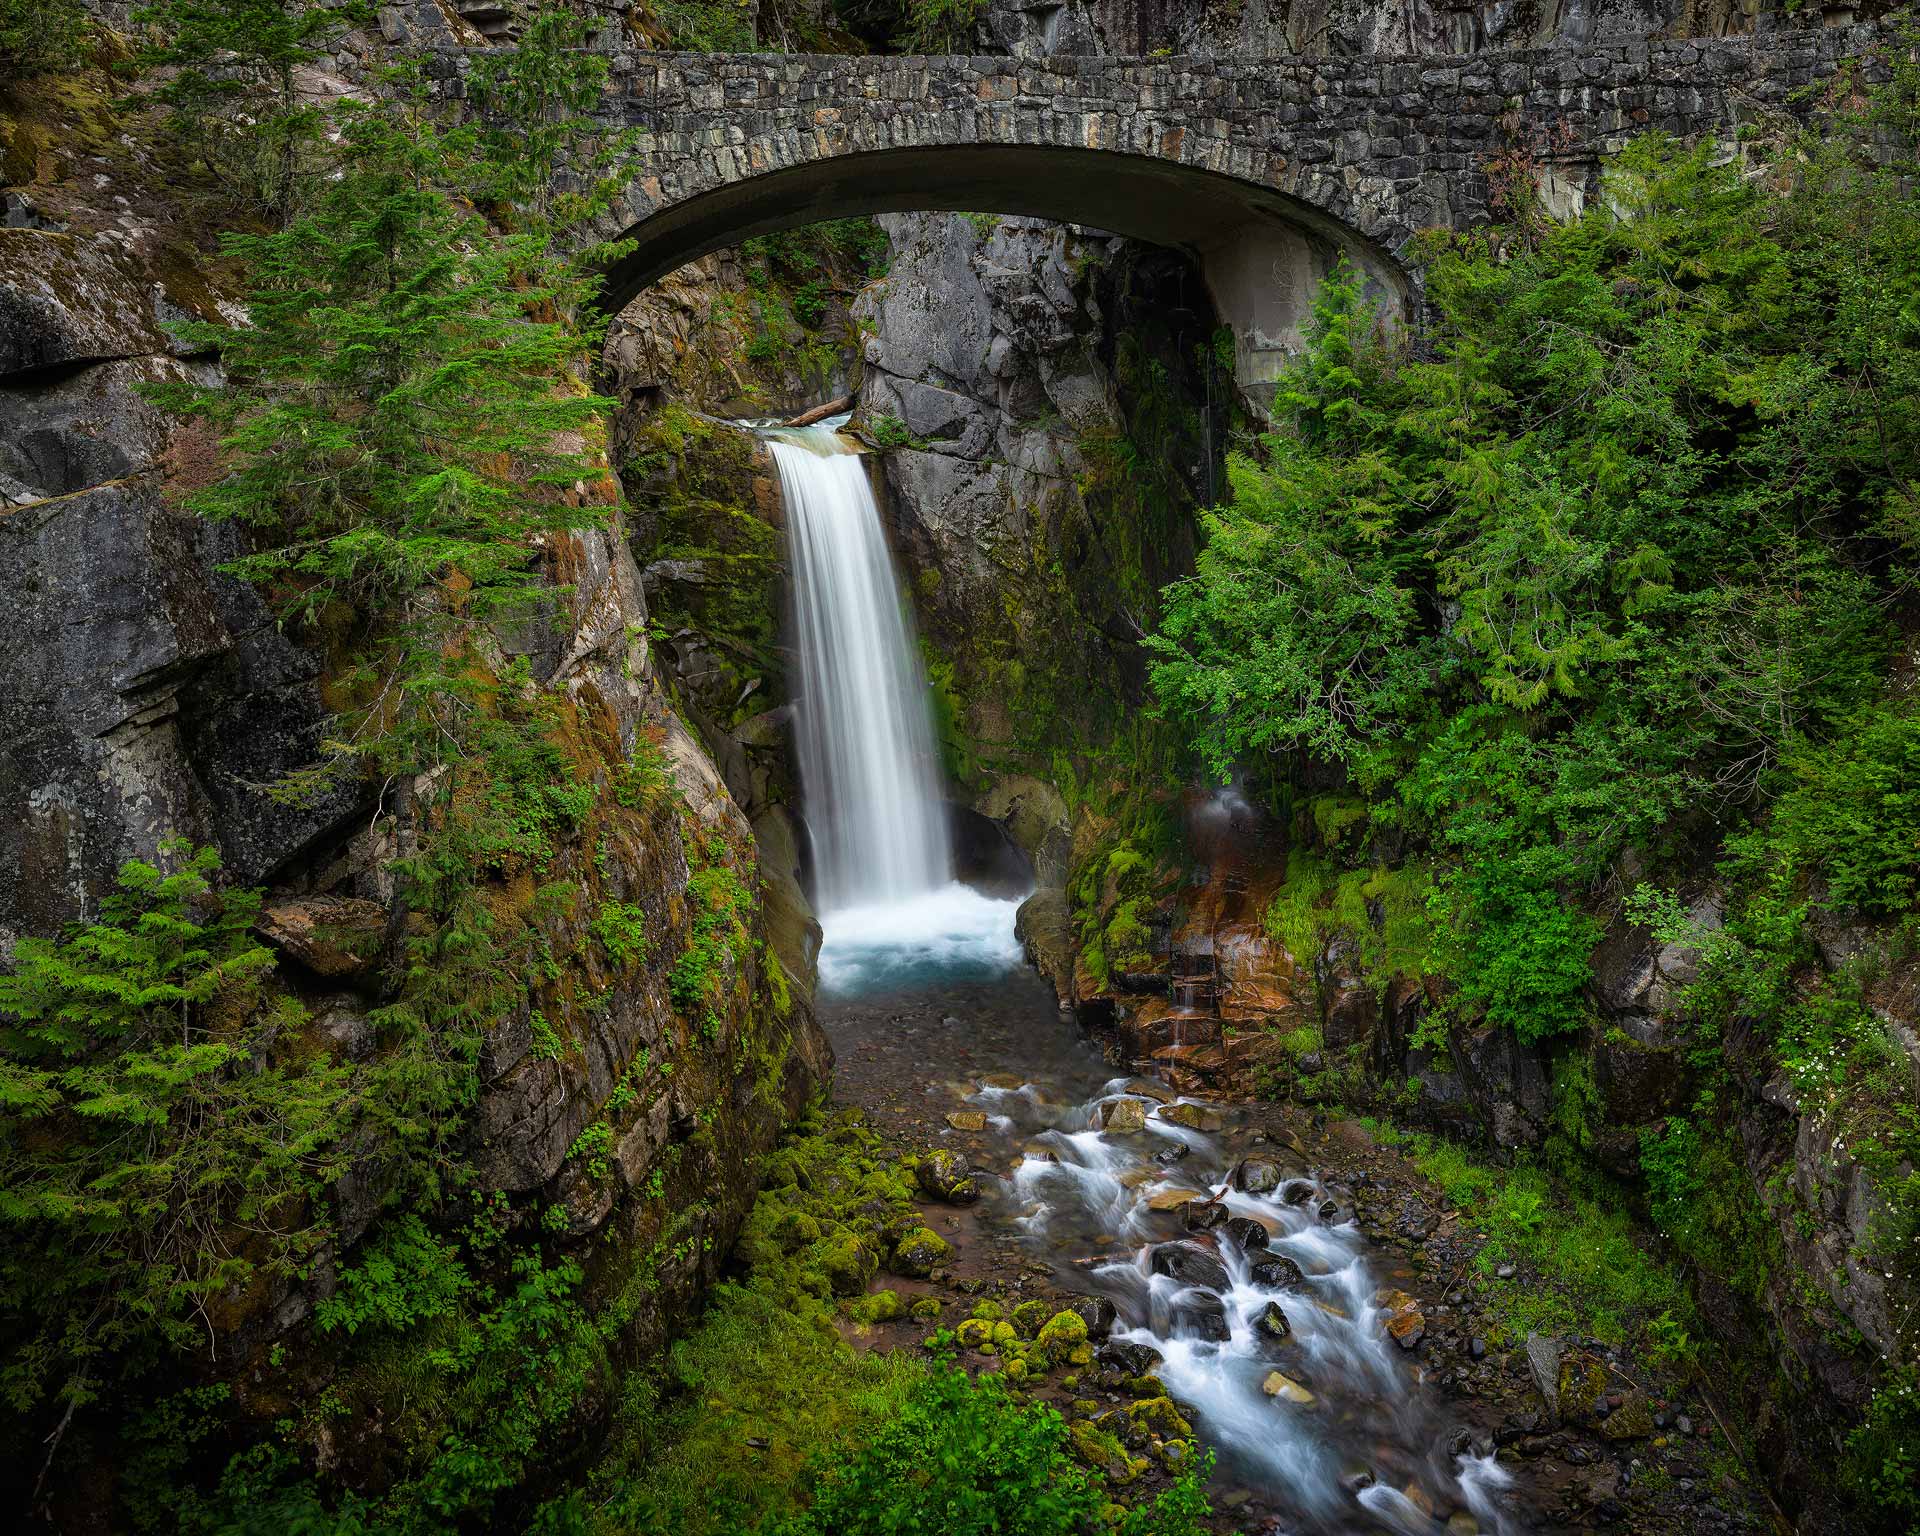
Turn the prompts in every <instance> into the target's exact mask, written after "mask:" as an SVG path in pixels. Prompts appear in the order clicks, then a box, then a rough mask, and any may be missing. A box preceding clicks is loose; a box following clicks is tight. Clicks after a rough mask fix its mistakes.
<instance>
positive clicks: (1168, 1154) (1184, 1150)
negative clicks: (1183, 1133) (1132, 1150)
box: [1153, 1141, 1193, 1168]
mask: <svg viewBox="0 0 1920 1536" xmlns="http://www.w3.org/2000/svg"><path fill="white" fill-rule="evenodd" d="M1192 1150H1193V1148H1192V1147H1190V1146H1188V1145H1187V1144H1186V1143H1185V1142H1184V1141H1176V1142H1175V1143H1174V1144H1173V1145H1172V1146H1170V1147H1162V1148H1161V1149H1160V1150H1159V1151H1158V1152H1156V1153H1154V1154H1153V1160H1154V1161H1155V1162H1156V1163H1164V1164H1165V1165H1166V1166H1167V1167H1169V1168H1171V1167H1172V1166H1173V1165H1174V1164H1175V1163H1177V1162H1179V1161H1180V1159H1181V1158H1183V1157H1185V1156H1186V1155H1187V1154H1188V1153H1189V1152H1191V1151H1192Z"/></svg>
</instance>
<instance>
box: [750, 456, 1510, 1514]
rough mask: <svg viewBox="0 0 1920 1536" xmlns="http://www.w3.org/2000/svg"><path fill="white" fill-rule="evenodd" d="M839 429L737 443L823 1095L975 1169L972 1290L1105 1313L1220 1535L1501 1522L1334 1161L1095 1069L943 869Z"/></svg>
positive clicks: (990, 899) (924, 717) (1010, 923)
mask: <svg viewBox="0 0 1920 1536" xmlns="http://www.w3.org/2000/svg"><path fill="white" fill-rule="evenodd" d="M840 424H841V423H840V422H839V421H833V422H828V423H824V424H822V425H820V426H817V427H808V428H804V429H772V430H766V431H765V432H764V436H765V437H766V440H767V444H768V448H769V451H770V452H771V454H772V456H773V459H774V462H775V464H776V466H777V468H778V471H779V476H780V482H781V493H782V499H783V502H784V505H785V508H786V511H787V515H788V527H789V535H790V549H791V556H792V558H791V568H792V571H793V581H794V591H793V622H792V633H793V638H794V644H795V650H796V653H797V660H798V663H799V665H798V674H799V681H800V687H799V692H798V694H797V696H796V697H795V699H794V719H795V736H796V742H797V747H798V758H799V767H800V782H801V789H802V796H803V803H804V809H805V821H806V829H807V834H808V843H809V846H810V849H811V853H812V865H813V868H812V876H813V882H812V883H813V888H814V893H815V897H816V902H817V905H818V906H819V908H820V913H821V925H822V929H823V932H824V942H823V944H822V948H821V951H820V957H819V972H820V990H819V1014H820V1020H821V1023H822V1024H823V1025H824V1026H825V1028H826V1030H827V1033H828V1035H829V1037H830V1038H831V1039H832V1041H833V1044H834V1048H835V1052H836V1055H837V1057H838V1058H839V1069H838V1073H837V1079H838V1093H839V1096H840V1097H841V1098H842V1099H843V1100H846V1101H850V1102H853V1103H856V1104H859V1105H861V1106H862V1107H863V1108H865V1109H866V1110H868V1112H869V1113H870V1114H873V1115H875V1116H876V1118H877V1119H879V1120H880V1121H881V1122H882V1123H883V1124H885V1123H886V1122H887V1121H888V1120H889V1119H891V1120H892V1121H893V1122H894V1126H893V1128H894V1129H898V1130H904V1131H908V1132H910V1133H911V1134H914V1135H915V1136H916V1137H918V1138H919V1139H921V1140H923V1141H924V1140H925V1139H926V1138H927V1137H929V1136H930V1135H937V1136H939V1137H943V1138H946V1139H947V1141H948V1144H949V1145H951V1146H953V1148H954V1149H955V1150H957V1151H962V1152H964V1153H965V1155H966V1156H967V1158H968V1159H969V1161H970V1162H971V1163H972V1164H973V1165H974V1167H975V1168H977V1169H979V1170H980V1171H981V1173H982V1176H983V1182H984V1183H985V1185H986V1190H985V1198H984V1199H983V1200H982V1201H981V1205H980V1212H979V1216H978V1222H979V1226H978V1229H977V1231H976V1233H975V1237H976V1239H979V1240H980V1242H979V1243H976V1247H979V1246H982V1245H984V1247H985V1248H988V1249H992V1250H994V1251H995V1258H994V1262H995V1264H996V1265H997V1266H998V1267H997V1271H996V1273H995V1274H994V1276H993V1283H994V1284H996V1285H998V1286H1000V1287H1004V1286H1005V1285H1007V1284H1008V1283H1009V1282H1011V1283H1013V1284H1014V1285H1015V1286H1024V1285H1025V1283H1026V1279H1027V1278H1028V1277H1029V1276H1031V1275H1032V1274H1034V1273H1037V1274H1038V1275H1040V1276H1043V1277H1045V1278H1046V1279H1047V1281H1048V1282H1049V1284H1050V1287H1051V1288H1053V1289H1057V1290H1059V1291H1066V1292H1071V1293H1075V1294H1078V1295H1082V1296H1086V1295H1092V1296H1098V1297H1104V1298H1106V1300H1107V1301H1108V1302H1109V1303H1110V1304H1111V1308H1112V1311H1111V1315H1110V1316H1108V1315H1106V1314H1105V1312H1104V1311H1101V1312H1100V1314H1099V1315H1100V1318H1101V1323H1102V1324H1103V1325H1104V1331H1105V1332H1106V1334H1107V1337H1106V1338H1105V1340H1104V1341H1103V1342H1102V1344H1101V1353H1100V1355H1099V1356H1098V1357H1097V1358H1099V1359H1100V1360H1101V1361H1102V1363H1103V1364H1104V1365H1105V1366H1107V1367H1108V1368H1109V1369H1110V1370H1117V1371H1118V1372H1119V1373H1120V1376H1121V1377H1123V1378H1136V1377H1139V1376H1141V1375H1143V1374H1146V1373H1148V1372H1150V1371H1151V1372H1153V1373H1156V1374H1157V1375H1158V1376H1159V1378H1160V1380H1161V1381H1162V1382H1163V1383H1164V1385H1165V1387H1166V1388H1167V1390H1168V1393H1169V1395H1171V1397H1172V1398H1173V1399H1174V1400H1175V1402H1177V1403H1179V1404H1180V1405H1182V1407H1183V1411H1187V1412H1191V1413H1192V1414H1194V1415H1195V1416H1196V1418H1197V1421H1198V1422H1197V1427H1198V1430H1199V1433H1200V1435H1201V1437H1202V1438H1203V1440H1204V1441H1205V1442H1206V1443H1208V1444H1210V1445H1211V1446H1212V1447H1214V1449H1215V1450H1216V1452H1217V1454H1218V1458H1219V1460H1218V1463H1217V1466H1216V1470H1215V1492H1216V1493H1218V1494H1220V1495H1221V1501H1222V1504H1223V1507H1226V1508H1228V1509H1230V1510H1231V1511H1232V1515H1233V1518H1234V1519H1235V1520H1236V1521H1248V1522H1250V1521H1251V1520H1252V1519H1255V1518H1264V1519H1265V1522H1266V1524H1265V1529H1266V1530H1268V1531H1313V1532H1348V1531H1352V1532H1360V1531H1382V1530H1385V1531H1404V1532H1411V1533H1427V1536H1431V1533H1434V1532H1437V1531H1441V1530H1445V1531H1448V1532H1450V1533H1451V1536H1477V1533H1479V1532H1483V1531H1485V1532H1506V1531H1509V1530H1511V1529H1513V1528H1514V1524H1513V1522H1512V1521H1511V1520H1510V1519H1508V1518H1507V1517H1506V1516H1505V1515H1503V1513H1502V1509H1501V1495H1502V1491H1503V1489H1504V1488H1505V1486H1506V1485H1507V1483H1508V1481H1509V1474H1508V1473H1507V1472H1506V1470H1505V1469H1504V1468H1502V1467H1500V1466H1499V1465H1498V1464H1497V1463H1496V1462H1495V1461H1494V1460H1493V1459H1492V1456H1491V1454H1490V1447H1488V1446H1486V1445H1484V1444H1482V1445H1480V1446H1478V1447H1474V1446H1472V1445H1470V1444H1469V1443H1468V1437H1467V1436H1465V1434H1464V1433H1463V1432H1461V1431H1460V1430H1459V1428H1458V1426H1455V1425H1450V1424H1449V1423H1448V1421H1447V1417H1446V1414H1445V1413H1444V1411H1443V1409H1442V1407H1441V1405H1440V1402H1439V1399H1438V1396H1437V1394H1436V1393H1434V1392H1433V1391H1431V1390H1430V1389H1427V1388H1424V1387H1423V1386H1422V1383H1421V1381H1420V1367H1419V1365H1418V1364H1417V1362H1416V1360H1415V1359H1414V1357H1413V1356H1412V1355H1411V1353H1410V1352H1409V1349H1410V1347H1411V1346H1412V1345H1415V1344H1417V1343H1418V1342H1419V1333H1420V1330H1421V1329H1423V1328H1424V1322H1423V1320H1422V1319H1421V1318H1420V1315H1419V1313H1418V1310H1417V1307H1416V1305H1415V1303H1414V1301H1413V1298H1412V1297H1410V1296H1408V1295H1406V1294H1405V1293H1404V1292H1401V1291H1398V1290H1396V1289H1394V1288H1393V1287H1391V1286H1390V1285H1386V1284H1383V1283H1382V1280H1381V1277H1380V1276H1379V1275H1378V1274H1376V1266H1375V1264H1374V1263H1373V1262H1372V1261H1371V1259H1370V1255H1369V1253H1368V1249H1367V1243H1366V1241H1365V1240H1364V1238H1363V1237H1362V1235H1361V1233H1360V1230H1359V1228H1358V1225H1357V1224H1356V1222H1355V1220H1354V1214H1353V1209H1352V1205H1351V1202H1350V1199H1349V1198H1348V1195H1347V1193H1346V1191H1344V1190H1343V1189H1342V1188H1341V1186H1340V1183H1339V1181H1338V1178H1337V1175H1336V1173H1335V1171H1334V1170H1328V1169H1320V1168H1316V1167H1314V1166H1312V1165H1311V1163H1310V1161H1309V1160H1308V1158H1307V1156H1306V1153H1305V1151H1304V1148H1303V1146H1302V1145H1301V1144H1300V1143H1299V1142H1298V1140H1297V1138H1296V1139H1294V1140H1292V1141H1291V1142H1288V1141H1287V1140H1284V1139H1280V1140H1276V1139H1273V1138H1272V1137H1269V1136H1268V1135H1267V1134H1265V1133H1264V1132H1261V1131H1259V1130H1257V1129H1254V1128H1252V1127H1251V1126H1249V1125H1248V1124H1246V1123H1245V1116H1244V1115H1243V1114H1242V1113H1241V1112H1238V1111H1235V1110H1233V1109H1231V1108H1229V1107H1226V1106H1219V1105H1212V1104H1206V1103H1199V1102H1195V1101H1192V1100H1188V1099H1182V1098H1179V1097H1176V1096H1175V1095H1174V1094H1173V1093H1172V1092H1170V1091H1169V1090H1168V1089H1167V1088H1165V1087H1163V1086H1162V1085H1160V1084H1159V1083H1156V1082H1153V1081H1150V1080H1147V1079H1142V1078H1131V1077H1126V1076H1118V1077H1116V1076H1115V1075H1114V1073H1113V1070H1112V1068H1111V1067H1110V1066H1109V1065H1108V1064H1107V1063H1106V1062H1105V1061H1104V1060H1103V1059H1102V1058H1101V1055H1100V1053H1099V1052H1098V1051H1097V1050H1095V1049H1094V1048H1093V1046H1092V1045H1091V1043H1090V1042H1089V1041H1088V1040H1087V1039H1086V1038H1084V1036H1083V1035H1082V1034H1081V1032H1080V1029H1079V1027H1078V1025H1077V1024H1076V1023H1075V1022H1074V1021H1073V1020H1071V1019H1069V1018H1063V1017H1062V1015H1061V1012H1060V1010H1059V1008H1058V1007H1057V1006H1056V1003H1055V1000H1054V997H1053V994H1052V992H1051V990H1050V989H1049V988H1048V987H1047V986H1046V985H1045V984H1044V983H1042V982H1041V981H1040V979H1039V978H1038V977H1037V976H1036V975H1034V974H1033V973H1032V972H1030V971H1028V970H1027V968H1026V966H1025V963H1024V959H1023V955H1022V951H1021V945H1020V944H1019V942H1018V940H1017V939H1016V938H1015V932H1014V927H1015V924H1014V917H1015V912H1016V910H1017V907H1018V903H1017V902H1016V901H1012V900H1007V899H1004V898H996V897H994V896H990V895H986V894H983V893H982V892H980V891H977V890H974V889H972V888H971V887H969V886H967V885H966V884H964V883H961V882H960V881H959V880H958V879H956V871H955V868H954V862H953V858H952V855H951V850H950V848H949V846H948V840H947V827H946V817H947V811H946V807H945V806H944V804H943V803H942V800H941V786H940V774H939V770H938V765H937V760H936V757H935V753H934V750H933V737H932V731H931V723H930V719H929V715H928V711H927V707H926V682H925V678H924V676H923V675H922V672H921V668H920V665H919V656H918V650H917V646H916V642H915V640H914V636H913V632H912V624H911V617H910V614H909V613H908V612H907V608H906V605H905V603H904V602H903V600H902V597H901V592H900V588H899V584H898V582H897V581H896V580H895V578H894V573H893V570H892V564H891V558H890V556H889V553H888V550H887V545H886V538H885V530H884V527H883V525H882V522H881V518H880V515H879V511H878V508H877V507H876V505H875V502H874V498H873V494H872V488H871V485H870V483H869V480H868V477H867V474H866V471H865V467H864V465H863V464H862V462H861V460H860V458H859V456H858V454H857V453H856V451H855V445H854V443H853V442H852V441H851V440H850V439H847V438H845V437H843V436H841V435H840V434H839V433H838V432H837V430H836V429H837V427H838V426H839V425H840ZM1216 799H1218V797H1216ZM1216 809H1217V810H1218V811H1219V813H1220V814H1218V815H1217V816H1215V818H1214V820H1215V821H1216V822H1217V823H1218V825H1217V826H1213V827H1212V829H1211V833H1210V836H1211V837H1212V839H1213V841H1214V842H1216V843H1225V844H1234V843H1236V841H1238V840H1240V839H1242V838H1243V836H1244V834H1243V832H1242V831H1241V830H1240V821H1241V818H1239V817H1237V816H1236V815H1235V814H1234V813H1233V807H1232V806H1231V805H1228V804H1225V803H1224V802H1223V803H1222V804H1221V805H1220V806H1218V807H1217V808H1216ZM1217 852H1218V851H1217ZM1175 1001H1176V1003H1183V1002H1184V1003H1189V1004H1190V1003H1191V1001H1192V1000H1191V999H1187V1000H1183V999H1181V998H1180V997H1178V996H1176V998H1175ZM975 1278H976V1279H979V1278H980V1277H975ZM1095 1331H1096V1333H1097V1332H1099V1331H1101V1329H1099V1328H1096V1330H1095ZM1396 1338H1401V1339H1403V1342H1405V1343H1406V1344H1407V1345H1408V1346H1409V1349H1403V1348H1402V1347H1401V1346H1400V1344H1399V1343H1396V1342H1395V1340H1396ZM1110 1379H1112V1378H1110ZM1113 1400H1114V1401H1115V1402H1116V1403H1117V1402H1118V1401H1119V1399H1118V1398H1117V1397H1115V1398H1114V1399H1113ZM1176 1438H1177V1437H1176ZM1476 1449H1477V1450H1478V1451H1479V1452H1480V1454H1473V1451H1475V1450H1476ZM1249 1528H1253V1527H1252V1526H1251V1525H1250V1524H1249Z"/></svg>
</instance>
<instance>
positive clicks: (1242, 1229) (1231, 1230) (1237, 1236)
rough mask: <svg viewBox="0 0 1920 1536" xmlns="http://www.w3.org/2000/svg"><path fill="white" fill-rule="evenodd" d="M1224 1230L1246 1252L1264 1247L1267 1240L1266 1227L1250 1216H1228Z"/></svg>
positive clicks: (1252, 1251)
mask: <svg viewBox="0 0 1920 1536" xmlns="http://www.w3.org/2000/svg"><path fill="white" fill-rule="evenodd" d="M1224 1230H1225V1232H1226V1234H1227V1236H1228V1237H1230V1238H1232V1239H1233V1240H1234V1241H1235V1242H1236V1243H1238V1244H1239V1245H1240V1246H1241V1247H1242V1248H1244V1249H1245V1250H1246V1251H1247V1252H1248V1253H1254V1252H1257V1251H1259V1250H1260V1249H1262V1248H1265V1247H1266V1246H1267V1243H1268V1241H1269V1236H1268V1233H1267V1229H1266V1228H1265V1227H1264V1226H1262V1225H1261V1224H1260V1223H1259V1222H1257V1221H1255V1220H1254V1219H1253V1218H1252V1217H1251V1216H1231V1217H1229V1218H1228V1219H1227V1222H1226V1226H1225V1228H1224Z"/></svg>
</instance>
